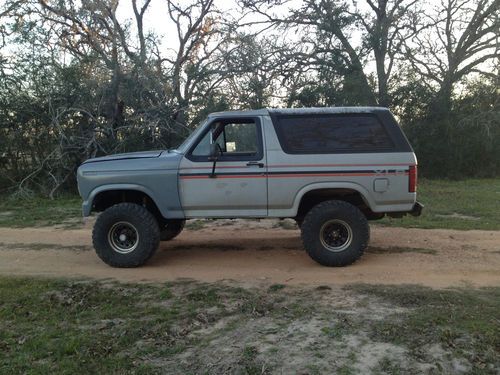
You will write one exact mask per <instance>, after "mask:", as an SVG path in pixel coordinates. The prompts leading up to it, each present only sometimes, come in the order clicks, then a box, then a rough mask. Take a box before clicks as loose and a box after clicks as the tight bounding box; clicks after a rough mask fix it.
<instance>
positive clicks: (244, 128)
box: [217, 122, 258, 154]
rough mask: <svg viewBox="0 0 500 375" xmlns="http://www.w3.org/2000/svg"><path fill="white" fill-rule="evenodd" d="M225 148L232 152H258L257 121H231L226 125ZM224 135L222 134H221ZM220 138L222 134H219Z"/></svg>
mask: <svg viewBox="0 0 500 375" xmlns="http://www.w3.org/2000/svg"><path fill="white" fill-rule="evenodd" d="M223 133H224V146H223V148H222V149H223V150H224V152H225V153H226V152H227V153H230V154H256V153H257V149H258V144H257V141H258V139H257V127H256V125H255V122H243V123H230V124H226V125H225V126H224V131H223ZM221 135H222V134H221ZM219 138H220V136H219ZM217 140H219V139H217Z"/></svg>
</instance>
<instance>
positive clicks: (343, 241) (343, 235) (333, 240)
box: [319, 219, 352, 253]
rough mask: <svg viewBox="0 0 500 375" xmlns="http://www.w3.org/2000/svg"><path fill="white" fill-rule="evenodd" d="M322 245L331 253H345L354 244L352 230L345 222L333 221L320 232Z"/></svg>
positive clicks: (322, 227) (325, 224) (328, 222)
mask: <svg viewBox="0 0 500 375" xmlns="http://www.w3.org/2000/svg"><path fill="white" fill-rule="evenodd" d="M319 238H320V240H321V244H322V245H323V246H324V247H325V248H326V249H327V250H329V251H333V252H335V253H338V252H340V251H344V250H345V249H347V248H348V247H349V245H350V244H351V242H352V229H351V226H350V225H349V224H347V223H346V222H345V221H343V220H339V219H333V220H328V221H327V222H325V223H324V224H323V225H322V226H321V229H320V231H319Z"/></svg>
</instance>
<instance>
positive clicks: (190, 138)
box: [173, 120, 207, 154]
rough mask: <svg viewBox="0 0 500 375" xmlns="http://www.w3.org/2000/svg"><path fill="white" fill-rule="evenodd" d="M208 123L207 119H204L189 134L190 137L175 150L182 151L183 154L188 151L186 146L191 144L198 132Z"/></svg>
mask: <svg viewBox="0 0 500 375" xmlns="http://www.w3.org/2000/svg"><path fill="white" fill-rule="evenodd" d="M206 123H207V120H204V121H203V122H202V123H200V124H199V125H198V126H197V127H196V129H194V131H193V132H192V133H191V134H189V135H188V137H187V138H186V139H185V140H184V141H183V142H182V143H181V144H180V145H179V147H177V148H175V149H174V150H173V151H177V152H180V153H182V154H184V153H186V152H187V150H186V148H187V147H188V146H189V144H190V143H191V141H192V140H193V138H195V137H196V136H197V135H198V133H199V132H200V131H201V129H203V127H204V125H205V124H206Z"/></svg>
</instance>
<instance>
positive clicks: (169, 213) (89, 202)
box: [82, 184, 184, 219]
mask: <svg viewBox="0 0 500 375" xmlns="http://www.w3.org/2000/svg"><path fill="white" fill-rule="evenodd" d="M111 190H130V191H140V192H142V193H144V194H146V195H147V196H148V197H149V198H150V199H151V200H152V201H153V202H154V203H155V204H156V207H158V209H159V210H160V213H161V214H162V216H163V217H165V218H175V219H179V218H184V215H183V213H182V211H180V207H179V210H172V207H168V206H167V204H165V203H166V202H164V201H163V200H161V199H158V198H157V197H156V194H155V193H154V192H153V191H152V190H151V189H149V188H147V187H146V186H144V185H139V184H107V185H101V186H98V187H96V188H95V189H93V190H92V191H91V192H90V194H89V195H88V197H87V199H85V200H84V201H83V203H82V212H83V216H89V215H90V213H91V211H92V206H93V203H94V200H95V198H96V196H97V195H99V194H100V193H102V192H105V191H111Z"/></svg>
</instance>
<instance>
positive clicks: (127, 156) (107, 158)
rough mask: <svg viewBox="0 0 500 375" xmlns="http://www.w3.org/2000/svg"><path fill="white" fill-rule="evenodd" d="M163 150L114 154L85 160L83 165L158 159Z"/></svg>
mask: <svg viewBox="0 0 500 375" xmlns="http://www.w3.org/2000/svg"><path fill="white" fill-rule="evenodd" d="M162 152H163V150H154V151H140V152H128V153H125V154H114V155H108V156H100V157H98V158H92V159H88V160H85V161H84V162H83V164H87V163H95V162H99V161H111V160H124V159H147V158H157V157H159V156H160V155H161V153H162Z"/></svg>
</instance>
